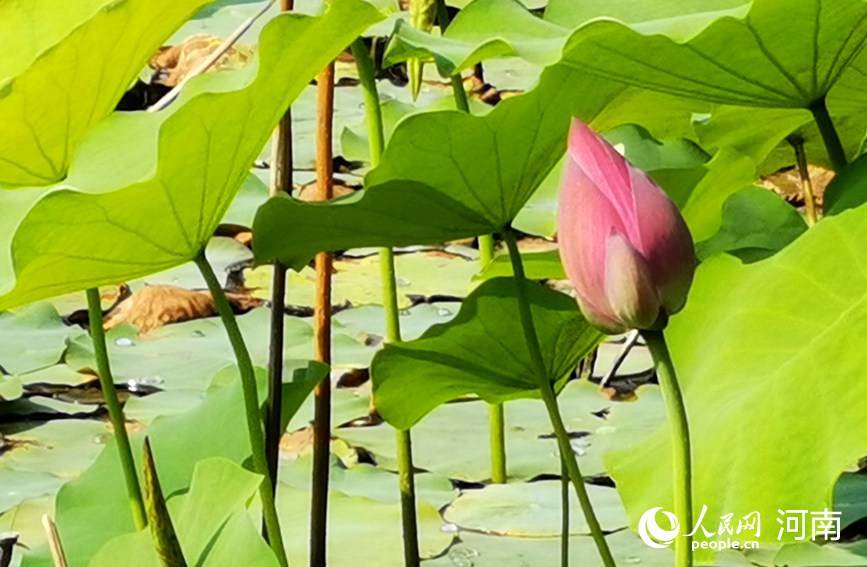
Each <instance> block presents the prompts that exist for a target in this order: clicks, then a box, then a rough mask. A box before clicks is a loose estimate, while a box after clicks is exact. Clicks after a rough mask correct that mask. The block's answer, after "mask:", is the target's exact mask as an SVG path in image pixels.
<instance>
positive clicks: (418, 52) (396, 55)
mask: <svg viewBox="0 0 867 567" xmlns="http://www.w3.org/2000/svg"><path fill="white" fill-rule="evenodd" d="M569 32H570V30H569V28H566V27H561V26H559V25H555V24H552V23H549V22H546V21H543V20H542V19H541V18H538V17H536V16H534V15H533V14H531V13H530V12H529V11H528V10H527V9H526V8H525V7H524V6H523V5H522V4H521V3H520V2H518V1H517V0H476V1H475V2H472V3H470V4H469V5H468V6H467V7H466V8H464V9H463V10H461V12H460V14H458V16H457V17H456V18H455V20H454V21H453V22H452V23H451V24H450V25H449V27H448V29H447V30H446V33H445V34H443V35H442V36H434V35H430V34H427V33H424V32H422V31H419V30H417V29H415V28H413V27H412V26H410V25H409V24H407V23H406V22H398V23H397V26H395V30H394V35H393V37H392V40H391V43H390V44H389V46H388V50H387V51H386V53H385V63H386V64H387V65H394V64H395V63H398V62H400V61H405V60H407V59H410V58H413V57H428V56H433V58H434V61H436V64H437V68H438V70H439V72H440V73H441V74H442V75H444V76H449V75H453V74H456V73H459V72H461V71H463V70H465V69H469V68H471V67H472V66H473V65H475V64H476V63H478V62H480V61H484V60H485V59H492V58H494V57H504V56H512V55H517V56H519V57H522V58H524V59H526V60H528V61H530V62H532V63H535V64H537V65H550V64H552V63H556V62H557V60H558V59H559V58H560V54H561V51H562V49H563V44H564V43H566V40H567V39H568V38H569Z"/></svg>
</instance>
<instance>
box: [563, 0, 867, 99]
mask: <svg viewBox="0 0 867 567" xmlns="http://www.w3.org/2000/svg"><path fill="white" fill-rule="evenodd" d="M746 6H748V7H749V11H748V12H747V13H746V14H743V15H742V14H734V15H726V16H724V17H722V18H718V19H714V20H713V21H711V23H709V24H708V25H707V26H706V27H704V28H702V29H694V28H693V29H689V30H683V29H682V28H680V26H679V25H675V26H672V25H671V24H670V22H666V21H665V20H663V21H662V23H660V22H649V23H647V24H646V25H634V26H628V25H624V24H623V23H620V22H615V21H597V22H593V23H590V24H588V25H586V26H584V27H583V28H581V29H580V30H579V31H577V32H576V33H575V34H574V35H573V36H572V38H571V39H570V44H569V46H568V47H567V51H568V53H567V54H566V56H565V57H564V59H563V63H564V64H566V65H570V66H576V67H579V68H581V69H584V70H585V71H588V72H591V73H594V74H599V75H601V76H603V77H608V78H615V79H617V80H621V81H623V82H626V83H629V84H636V85H641V86H643V87H646V88H648V89H651V90H660V91H664V92H669V93H672V94H677V95H681V96H687V97H690V98H697V99H702V100H709V101H714V102H720V103H723V104H739V105H744V106H766V107H771V108H807V107H809V106H810V105H811V104H812V103H814V102H815V101H817V100H819V99H821V98H822V97H824V96H825V95H826V94H827V93H828V91H829V90H830V89H831V87H832V86H833V85H834V83H835V82H836V81H837V79H838V78H839V77H840V74H841V73H842V72H843V71H844V70H845V69H846V67H847V66H848V65H849V64H850V63H851V62H852V61H853V60H854V58H855V57H857V56H858V55H859V54H860V52H861V47H862V46H863V43H864V41H865V39H867V5H865V4H864V3H863V2H861V1H860V0H834V1H833V2H831V1H828V0H824V1H823V0H793V1H789V2H778V1H776V0H756V1H754V2H752V3H751V4H748V5H745V7H746ZM737 11H738V10H736V12H737ZM663 33H665V34H667V35H662V34H663Z"/></svg>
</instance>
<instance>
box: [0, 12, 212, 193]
mask: <svg viewBox="0 0 867 567" xmlns="http://www.w3.org/2000/svg"><path fill="white" fill-rule="evenodd" d="M210 1H211V0H180V1H178V0H120V1H117V0H111V1H109V0H97V1H95V2H61V3H56V2H50V3H46V2H26V1H11V2H4V3H3V4H2V6H0V38H2V39H0V123H2V124H4V125H5V128H4V132H3V137H2V139H0V185H7V186H9V185H45V184H48V183H53V182H55V181H59V180H60V179H62V178H63V177H64V175H65V174H66V169H67V167H68V165H69V158H70V154H71V152H72V148H73V147H74V145H75V144H76V143H77V142H78V141H79V140H80V139H81V138H82V136H84V134H85V132H86V131H87V130H88V128H90V127H91V126H92V125H93V124H95V123H96V122H97V121H99V120H100V119H102V118H103V117H104V116H105V115H107V114H108V113H109V112H111V110H112V109H113V108H114V106H115V104H117V101H118V100H120V97H121V95H123V93H124V91H125V90H126V89H127V87H128V86H129V84H130V82H132V81H133V80H134V79H135V77H136V76H137V75H138V73H139V70H140V69H141V68H142V67H143V66H144V64H145V62H146V61H147V59H148V57H150V56H151V55H152V54H153V53H154V52H155V51H156V49H157V48H158V47H159V46H160V45H161V43H162V41H163V40H164V39H165V38H166V37H168V36H169V35H171V33H172V32H173V31H174V30H175V29H177V28H178V26H180V25H181V24H182V23H183V22H184V21H186V20H187V19H188V18H189V17H190V16H192V15H193V14H194V13H195V12H196V10H197V9H198V8H200V7H201V6H204V5H205V4H207V3H208V2H210Z"/></svg>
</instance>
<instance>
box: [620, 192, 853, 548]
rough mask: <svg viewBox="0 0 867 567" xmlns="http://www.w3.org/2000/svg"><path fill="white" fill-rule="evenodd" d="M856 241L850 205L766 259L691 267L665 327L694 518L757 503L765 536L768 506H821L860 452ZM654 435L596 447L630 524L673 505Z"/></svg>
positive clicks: (772, 527)
mask: <svg viewBox="0 0 867 567" xmlns="http://www.w3.org/2000/svg"><path fill="white" fill-rule="evenodd" d="M865 238H867V208H865V207H860V208H857V209H853V210H849V211H846V212H843V213H841V214H839V215H837V216H834V217H829V218H826V219H824V220H822V221H821V222H820V223H819V224H817V225H816V226H815V227H813V228H811V229H810V230H808V231H807V232H806V233H805V234H803V235H802V236H801V237H799V238H798V240H797V241H795V242H794V243H793V244H791V245H790V246H788V247H787V248H785V249H784V250H782V251H781V252H779V253H778V254H776V255H775V256H773V257H771V258H769V259H767V260H764V261H761V262H757V263H753V264H748V265H743V264H741V263H740V262H739V261H738V260H737V259H735V258H733V257H731V256H728V255H721V256H717V257H714V258H711V259H710V260H708V261H706V262H704V263H702V265H701V266H700V267H699V269H698V273H697V276H696V280H695V284H694V286H693V288H692V291H691V293H690V297H689V301H688V303H687V306H686V309H685V310H684V311H683V312H682V313H681V314H679V315H677V316H676V317H674V318H672V321H671V325H670V327H669V329H668V330H667V332H666V335H667V338H668V340H669V343H670V347H671V351H672V355H673V358H674V362H675V365H676V368H677V371H678V373H679V375H680V377H681V380H682V382H683V388H684V396H685V401H686V408H687V413H688V415H689V417H690V424H691V431H692V440H693V451H694V458H693V462H694V466H695V470H694V474H693V479H694V483H695V484H694V494H695V498H694V502H695V507H696V510H695V513H696V514H698V512H700V510H701V507H702V505H706V506H707V507H708V511H707V514H706V517H707V518H708V522H710V523H712V522H714V521H718V519H719V518H720V517H721V516H722V515H724V514H728V513H733V514H735V516H736V517H740V516H742V515H745V514H747V513H750V512H752V511H758V512H760V514H761V518H762V521H763V523H764V525H763V527H762V533H761V538H762V539H763V540H764V541H768V540H772V541H773V540H775V539H776V536H777V535H778V530H777V525H776V521H775V519H776V518H777V516H778V513H777V510H823V509H825V508H826V507H828V508H830V507H831V505H832V502H831V500H832V495H833V490H834V484H835V482H836V480H837V477H838V476H839V475H840V473H841V472H843V471H844V470H845V469H847V468H848V467H850V466H852V465H854V464H855V463H856V462H857V461H858V459H859V458H861V457H862V456H863V455H864V454H865V452H867V431H865V430H864V427H863V421H864V419H863V418H864V415H865V412H867V384H865V382H864V380H863V379H862V378H863V366H864V354H863V353H864V350H865V346H867V345H865V344H864V338H863V336H864V333H863V330H864V329H865V325H867V302H865V292H864V290H865V289H867V250H865V248H864V246H863V242H864V240H865ZM667 433H668V431H667V428H666V427H664V426H663V427H661V428H660V430H658V431H657V432H656V433H655V434H654V435H652V436H651V437H650V438H648V439H645V440H644V441H643V442H642V443H641V444H639V445H637V446H635V447H631V448H630V449H628V450H619V451H617V452H613V453H612V454H610V455H609V456H610V460H609V461H608V463H609V465H610V466H609V470H610V472H611V473H612V476H613V477H614V479H615V481H616V482H617V486H618V488H619V490H620V493H621V495H622V497H623V499H624V502H625V504H626V506H627V509H628V510H629V513H630V518H631V520H632V521H633V525H634V522H636V521H637V520H638V517H639V516H640V515H641V514H642V513H643V512H644V511H646V510H647V509H649V508H651V507H654V506H663V507H665V508H667V509H669V510H670V509H671V507H672V482H673V481H672V475H671V448H670V444H669V438H668V434H667ZM792 455H809V459H806V458H805V459H792ZM695 517H698V516H697V515H696V516H695ZM709 529H712V528H709Z"/></svg>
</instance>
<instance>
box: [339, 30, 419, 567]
mask: <svg viewBox="0 0 867 567" xmlns="http://www.w3.org/2000/svg"><path fill="white" fill-rule="evenodd" d="M351 49H352V55H353V57H355V64H356V65H357V66H358V77H359V79H360V80H361V88H362V92H363V94H364V107H365V113H366V121H367V131H368V143H369V148H370V165H371V167H376V166H377V165H379V162H380V160H381V159H382V152H383V150H384V148H385V134H384V129H383V125H382V109H381V107H380V100H379V90H378V89H377V87H376V76H375V73H374V66H373V61H372V60H371V58H370V53H369V52H368V51H367V47H365V45H364V43H363V42H362V41H361V39H360V38H359V39H356V40H355V41H354V42H353V43H352V47H351ZM379 268H380V281H381V282H382V308H383V311H384V312H385V341H386V342H388V343H397V342H400V340H401V334H400V309H399V307H398V303H397V274H396V271H395V267H394V251H393V250H392V249H391V248H380V250H379ZM395 441H396V443H397V474H398V485H399V487H400V509H401V523H402V525H403V555H404V564H405V565H407V566H412V567H416V566H418V565H419V562H420V558H421V554H420V552H419V545H418V519H417V511H416V496H415V476H414V472H413V463H412V436H411V434H410V431H409V430H408V429H407V430H403V431H401V430H398V431H397V433H396V440H395Z"/></svg>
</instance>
